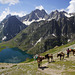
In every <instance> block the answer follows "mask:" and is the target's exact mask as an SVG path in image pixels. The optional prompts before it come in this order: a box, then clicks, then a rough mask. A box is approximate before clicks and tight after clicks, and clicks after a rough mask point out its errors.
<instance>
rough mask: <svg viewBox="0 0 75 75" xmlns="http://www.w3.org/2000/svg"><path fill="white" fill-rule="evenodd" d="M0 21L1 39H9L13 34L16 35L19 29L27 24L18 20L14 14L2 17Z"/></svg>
mask: <svg viewBox="0 0 75 75" xmlns="http://www.w3.org/2000/svg"><path fill="white" fill-rule="evenodd" d="M1 23H3V24H2V25H3V28H2V31H1V34H2V37H1V38H2V40H10V39H12V38H13V37H14V36H16V35H17V34H18V33H19V32H20V31H21V30H23V29H25V28H26V27H27V26H26V25H25V24H23V23H22V22H20V21H19V20H18V19H17V18H16V16H11V17H8V18H6V19H4V20H3V21H2V22H1Z"/></svg>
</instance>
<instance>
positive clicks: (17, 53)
mask: <svg viewBox="0 0 75 75" xmlns="http://www.w3.org/2000/svg"><path fill="white" fill-rule="evenodd" d="M31 58H32V55H30V54H27V53H26V52H25V51H22V50H20V49H18V48H6V49H3V50H2V51H1V52H0V63H20V62H23V61H26V60H27V59H31Z"/></svg>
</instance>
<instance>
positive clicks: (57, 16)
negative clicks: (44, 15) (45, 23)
mask: <svg viewBox="0 0 75 75" xmlns="http://www.w3.org/2000/svg"><path fill="white" fill-rule="evenodd" d="M71 16H73V15H72V14H68V13H67V12H65V11H58V10H55V11H52V12H51V13H50V14H49V17H48V20H52V19H55V20H57V21H58V20H59V19H60V18H64V17H71Z"/></svg>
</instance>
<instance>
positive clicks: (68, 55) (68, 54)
mask: <svg viewBox="0 0 75 75" xmlns="http://www.w3.org/2000/svg"><path fill="white" fill-rule="evenodd" d="M67 57H68V58H69V48H68V49H67Z"/></svg>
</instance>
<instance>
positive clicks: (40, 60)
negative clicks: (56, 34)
mask: <svg viewBox="0 0 75 75" xmlns="http://www.w3.org/2000/svg"><path fill="white" fill-rule="evenodd" d="M43 59H45V57H44V56H40V55H38V57H37V63H38V68H40V64H41V63H42V60H43Z"/></svg>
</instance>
